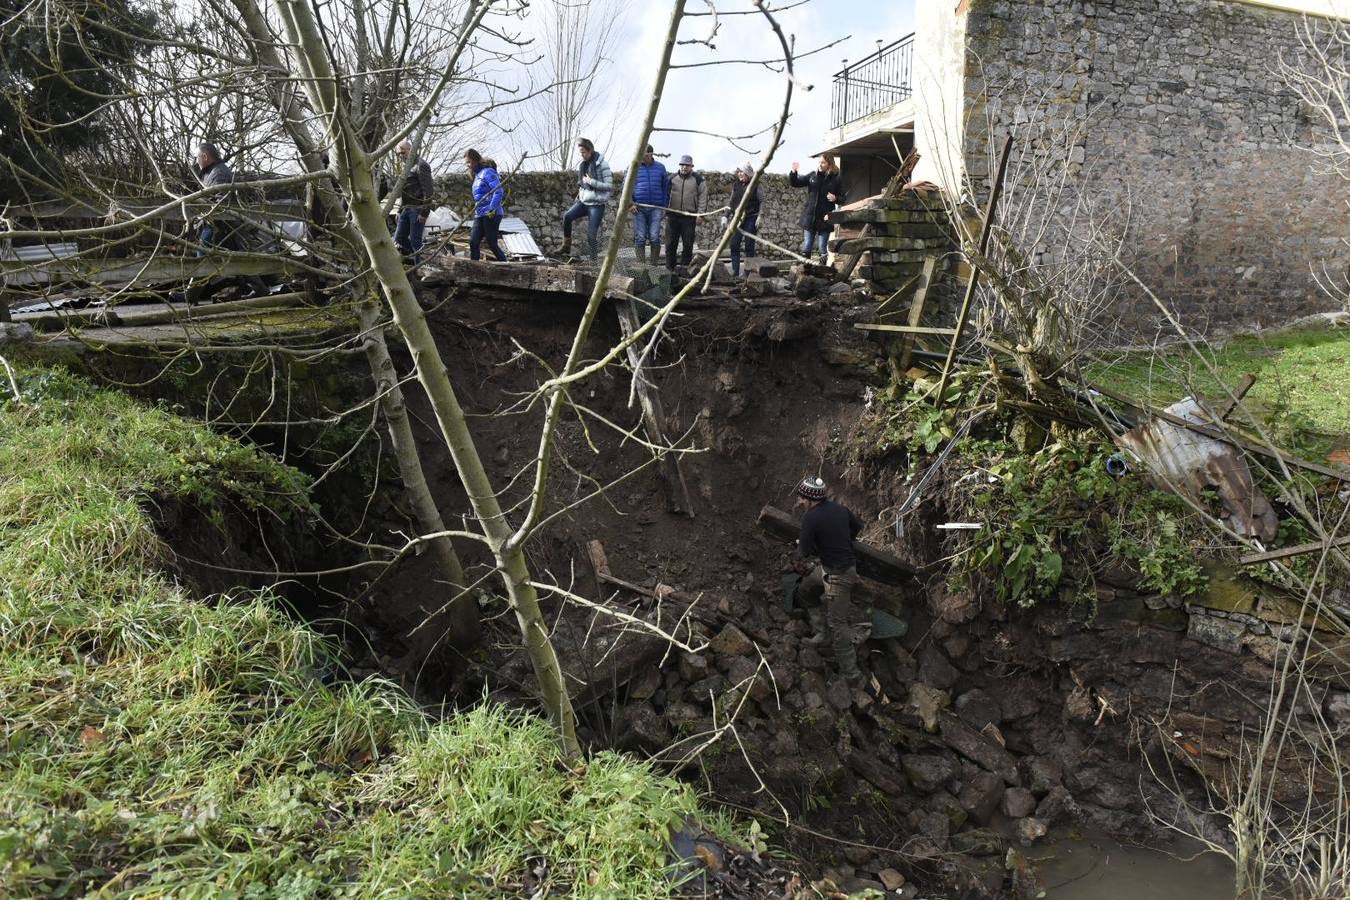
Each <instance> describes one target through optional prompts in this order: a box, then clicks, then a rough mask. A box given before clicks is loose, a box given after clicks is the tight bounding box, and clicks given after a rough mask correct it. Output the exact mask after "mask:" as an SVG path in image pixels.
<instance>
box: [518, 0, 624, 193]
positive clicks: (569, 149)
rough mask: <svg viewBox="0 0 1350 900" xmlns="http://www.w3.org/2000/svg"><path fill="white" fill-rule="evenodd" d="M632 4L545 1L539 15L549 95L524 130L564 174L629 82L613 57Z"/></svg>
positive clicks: (537, 105) (534, 105)
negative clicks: (579, 143) (583, 139)
mask: <svg viewBox="0 0 1350 900" xmlns="http://www.w3.org/2000/svg"><path fill="white" fill-rule="evenodd" d="M630 8H631V5H630V4H627V3H624V2H623V0H593V2H579V0H542V2H541V3H540V4H539V6H538V7H537V8H536V9H535V11H534V14H535V15H538V16H539V17H540V20H541V21H540V23H539V27H540V28H541V29H542V31H543V35H544V36H543V39H542V41H541V42H540V49H541V52H542V59H541V61H540V69H541V71H542V73H543V74H542V78H543V80H544V81H545V83H546V84H547V85H548V87H547V89H546V91H545V92H544V93H543V94H542V95H540V96H539V97H537V98H536V99H535V100H534V101H533V102H531V103H530V104H529V106H528V110H529V115H528V116H527V118H526V119H525V120H524V123H523V124H524V126H525V127H524V130H525V132H526V133H527V134H528V135H529V137H530V139H531V140H532V142H533V144H534V146H536V147H538V148H541V152H542V153H543V154H544V158H545V159H546V160H548V161H549V162H550V164H552V165H553V166H554V167H556V168H557V169H559V170H567V169H570V168H572V160H573V157H574V155H575V152H576V151H575V145H576V142H577V138H579V137H585V136H586V132H587V131H589V129H591V128H592V127H593V126H594V125H596V124H597V123H598V122H601V121H604V120H606V119H609V118H610V112H611V111H612V110H613V109H615V108H617V107H618V106H619V105H620V104H619V103H618V102H617V101H618V99H619V98H618V96H617V95H618V94H619V93H620V91H621V90H622V86H623V85H624V84H625V83H627V79H625V78H624V77H623V76H621V75H620V74H619V73H616V72H614V71H612V67H613V65H614V61H613V60H612V59H611V58H610V56H611V54H612V53H613V52H614V50H615V48H616V47H617V45H618V41H619V39H620V37H621V36H622V34H623V24H624V20H625V18H626V16H627V11H628V10H629V9H630Z"/></svg>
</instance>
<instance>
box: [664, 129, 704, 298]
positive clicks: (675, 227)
mask: <svg viewBox="0 0 1350 900" xmlns="http://www.w3.org/2000/svg"><path fill="white" fill-rule="evenodd" d="M707 205H708V185H707V184H705V183H704V181H703V176H702V175H700V174H699V173H698V172H695V171H694V158H693V157H692V156H689V155H685V156H681V157H680V169H679V171H678V172H676V173H675V174H674V175H672V176H670V201H669V203H668V206H669V207H670V220H669V221H668V222H667V223H666V268H667V269H670V270H671V271H672V272H673V271H675V251H676V248H680V265H682V266H688V265H689V263H690V261H692V260H693V258H694V232H695V230H696V229H697V228H698V214H699V213H701V212H703V210H704V208H705V207H706V206H707ZM681 244H683V245H684V246H683V247H680V245H681Z"/></svg>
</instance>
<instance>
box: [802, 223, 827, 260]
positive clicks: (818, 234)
mask: <svg viewBox="0 0 1350 900" xmlns="http://www.w3.org/2000/svg"><path fill="white" fill-rule="evenodd" d="M830 230H831V226H829V225H825V226H823V227H822V228H821V229H820V230H819V231H812V230H811V229H809V228H808V229H804V230H803V231H802V256H805V257H807V258H808V259H809V258H810V256H811V245H812V244H817V245H819V247H820V261H821V263H824V262H825V254H826V248H825V244H826V243H827V242H828V241H829V240H830Z"/></svg>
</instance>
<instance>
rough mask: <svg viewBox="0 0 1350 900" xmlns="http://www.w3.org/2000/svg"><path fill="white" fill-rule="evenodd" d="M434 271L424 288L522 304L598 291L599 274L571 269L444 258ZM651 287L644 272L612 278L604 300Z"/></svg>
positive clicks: (635, 293) (425, 282)
mask: <svg viewBox="0 0 1350 900" xmlns="http://www.w3.org/2000/svg"><path fill="white" fill-rule="evenodd" d="M431 267H432V268H433V269H439V271H432V272H430V273H429V274H427V275H426V276H425V277H423V279H422V283H423V284H426V285H441V284H455V285H463V286H464V287H466V288H472V289H474V290H478V291H490V292H492V293H496V294H500V295H502V296H504V297H508V298H519V299H522V300H530V299H544V295H550V294H575V295H577V296H580V297H583V298H585V297H589V296H590V295H591V292H592V291H594V290H595V279H596V273H594V272H591V271H587V270H586V269H580V268H573V267H571V266H547V265H529V264H526V263H500V262H487V261H486V260H472V259H465V258H464V257H462V256H441V257H438V258H437V259H436V260H435V261H434V262H433V263H432V264H431ZM651 286H652V282H651V277H650V276H649V275H648V274H647V273H646V272H645V271H641V272H639V274H638V275H636V276H633V277H629V276H624V275H611V276H610V278H609V284H608V285H607V286H606V289H605V296H606V297H610V298H615V299H618V298H623V297H625V296H627V295H630V294H632V295H638V294H642V293H645V292H646V291H648V290H649V289H650V288H651Z"/></svg>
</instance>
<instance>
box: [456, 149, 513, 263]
mask: <svg viewBox="0 0 1350 900" xmlns="http://www.w3.org/2000/svg"><path fill="white" fill-rule="evenodd" d="M464 166H465V167H466V168H467V169H468V170H469V174H470V175H472V176H473V230H472V231H470V232H469V259H479V258H481V254H480V253H479V249H478V248H479V247H480V246H481V245H482V243H483V242H484V241H487V246H488V249H489V250H491V251H492V255H493V256H495V257H496V258H497V261H498V262H505V261H506V254H505V253H503V252H502V248H501V245H500V244H498V243H497V229H498V228H500V227H501V224H502V200H503V199H504V198H505V196H506V191H505V190H504V189H503V188H502V180H501V178H499V177H498V175H497V166H496V165H495V164H493V163H492V161H491V160H484V159H483V154H481V153H479V152H478V151H477V150H465V151H464Z"/></svg>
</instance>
